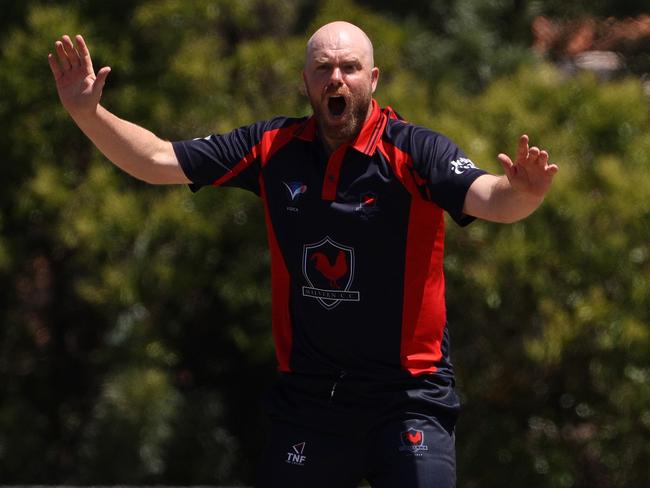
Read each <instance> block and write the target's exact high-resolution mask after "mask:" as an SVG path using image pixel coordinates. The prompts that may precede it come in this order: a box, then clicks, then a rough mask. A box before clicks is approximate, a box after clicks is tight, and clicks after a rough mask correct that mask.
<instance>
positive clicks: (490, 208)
mask: <svg viewBox="0 0 650 488" xmlns="http://www.w3.org/2000/svg"><path fill="white" fill-rule="evenodd" d="M498 159H499V162H500V163H501V166H502V167H503V169H504V171H505V175H502V176H495V175H482V176H479V177H478V178H477V179H476V180H474V182H473V183H472V185H471V186H470V187H469V190H468V192H467V195H466V197H465V205H464V207H463V212H464V213H466V214H467V215H472V216H474V217H478V218H481V219H484V220H489V221H491V222H500V223H511V222H516V221H518V220H521V219H523V218H525V217H527V216H529V215H530V214H531V213H533V212H534V211H535V210H536V209H537V208H538V207H539V206H540V205H541V204H542V202H543V201H544V196H545V195H546V193H547V192H548V191H549V189H550V187H551V184H552V182H553V177H554V176H555V175H556V174H557V172H558V167H557V165H555V164H549V163H548V153H547V152H546V151H543V150H540V149H539V148H537V147H529V146H528V136H527V135H522V136H521V137H520V138H519V147H518V149H517V157H516V159H515V162H513V161H512V159H510V157H509V156H508V155H506V154H499V156H498Z"/></svg>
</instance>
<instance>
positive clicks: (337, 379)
mask: <svg viewBox="0 0 650 488" xmlns="http://www.w3.org/2000/svg"><path fill="white" fill-rule="evenodd" d="M346 374H347V372H346V371H341V373H340V374H339V377H338V378H336V381H334V383H333V384H332V391H330V399H329V401H328V403H332V400H333V399H334V393H335V392H336V386H337V385H338V384H339V381H341V380H342V379H343V377H344V376H345V375H346Z"/></svg>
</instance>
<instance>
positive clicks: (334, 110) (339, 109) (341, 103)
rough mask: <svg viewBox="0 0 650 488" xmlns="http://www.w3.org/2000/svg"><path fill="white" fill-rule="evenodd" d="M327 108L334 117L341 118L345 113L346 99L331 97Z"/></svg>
mask: <svg viewBox="0 0 650 488" xmlns="http://www.w3.org/2000/svg"><path fill="white" fill-rule="evenodd" d="M327 108H328V109H329V111H330V114H332V115H333V116H334V117H340V116H341V115H343V112H344V111H345V98H343V97H330V98H329V100H327Z"/></svg>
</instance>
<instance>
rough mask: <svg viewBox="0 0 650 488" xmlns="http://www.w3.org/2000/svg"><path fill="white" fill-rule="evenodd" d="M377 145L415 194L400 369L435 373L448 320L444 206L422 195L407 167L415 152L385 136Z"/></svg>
mask: <svg viewBox="0 0 650 488" xmlns="http://www.w3.org/2000/svg"><path fill="white" fill-rule="evenodd" d="M379 149H380V151H381V152H382V153H383V154H384V156H385V157H386V158H387V159H388V161H389V163H390V165H391V168H392V169H393V171H394V172H395V175H396V176H397V177H398V179H399V180H400V181H401V182H402V184H403V185H404V186H405V187H406V189H407V190H408V192H409V193H410V194H411V208H410V212H409V222H408V233H407V238H406V256H405V272H404V296H403V309H402V337H401V339H402V343H401V346H400V356H401V363H402V368H404V369H405V370H407V371H408V372H410V373H411V374H412V375H414V376H415V375H420V374H425V373H433V372H435V371H436V369H437V368H436V363H437V362H438V361H439V360H440V359H441V358H442V350H441V347H442V339H443V334H444V327H445V323H446V306H445V278H444V274H443V251H444V215H443V212H442V209H441V208H440V207H438V206H437V205H435V204H434V203H431V202H428V201H426V200H424V199H423V198H422V197H421V196H420V194H419V192H418V189H417V186H416V183H415V181H414V179H413V176H412V172H411V171H410V169H409V168H410V167H412V160H411V157H410V156H409V155H408V154H407V153H405V152H403V151H401V150H400V149H398V148H396V147H395V146H393V145H391V144H389V143H387V142H385V141H381V142H380V143H379Z"/></svg>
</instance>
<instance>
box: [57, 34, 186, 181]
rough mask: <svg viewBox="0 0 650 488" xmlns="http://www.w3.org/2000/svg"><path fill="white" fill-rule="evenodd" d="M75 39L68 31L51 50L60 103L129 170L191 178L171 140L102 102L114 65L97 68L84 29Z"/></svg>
mask: <svg viewBox="0 0 650 488" xmlns="http://www.w3.org/2000/svg"><path fill="white" fill-rule="evenodd" d="M75 41H76V45H75V44H73V42H72V40H71V39H70V37H69V36H67V35H64V36H62V37H61V39H60V40H58V41H56V42H55V44H54V48H55V51H56V55H57V57H58V59H56V58H55V56H54V55H53V54H49V55H48V62H49V64H50V69H51V70H52V74H53V75H54V80H55V81H56V88H57V91H58V93H59V98H60V99H61V103H62V104H63V106H64V107H65V109H66V110H67V111H68V113H69V114H70V116H71V117H72V119H73V120H74V121H75V123H76V124H77V125H78V126H79V128H80V129H81V130H82V131H83V132H84V134H86V136H88V138H89V139H90V140H91V141H92V142H93V144H95V146H96V147H97V149H99V150H100V151H101V152H102V153H103V154H104V155H105V156H106V157H107V158H108V159H109V160H110V161H111V162H112V163H113V164H115V165H116V166H118V167H119V168H121V169H122V170H124V171H125V172H127V173H128V174H130V175H132V176H134V177H135V178H138V179H140V180H143V181H146V182H148V183H154V184H171V183H179V184H180V183H189V180H188V179H187V177H186V176H185V174H184V173H183V171H182V169H181V167H180V165H179V163H178V160H177V158H176V155H175V154H174V150H173V149H172V145H171V142H169V141H165V140H163V139H160V138H159V137H158V136H156V135H155V134H153V133H152V132H150V131H148V130H147V129H144V128H143V127H140V126H138V125H136V124H133V123H131V122H128V121H126V120H123V119H120V118H119V117H117V116H115V115H113V114H112V113H111V112H109V111H108V110H106V109H105V108H104V107H102V106H101V105H100V103H99V102H100V99H101V96H102V89H103V88H104V83H105V82H106V77H107V76H108V74H109V73H110V71H111V69H110V68H109V67H103V68H101V69H100V70H99V71H98V72H97V74H95V70H94V68H93V64H92V60H91V58H90V53H89V51H88V47H87V46H86V43H85V41H84V39H83V37H81V36H80V35H77V36H76V38H75Z"/></svg>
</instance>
